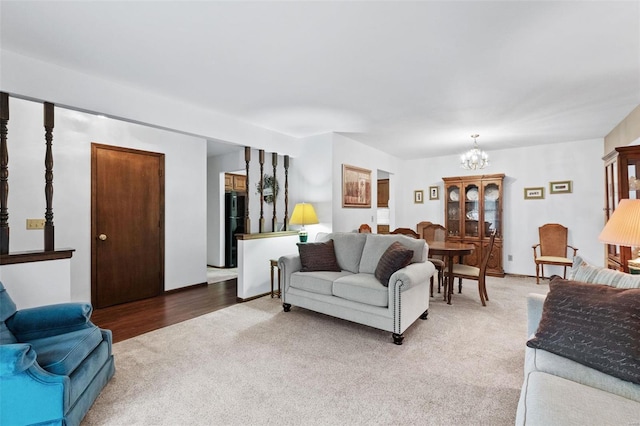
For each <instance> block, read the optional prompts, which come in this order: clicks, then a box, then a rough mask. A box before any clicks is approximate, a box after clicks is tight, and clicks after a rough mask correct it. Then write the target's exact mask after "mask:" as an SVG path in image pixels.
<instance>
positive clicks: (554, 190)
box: [549, 180, 571, 194]
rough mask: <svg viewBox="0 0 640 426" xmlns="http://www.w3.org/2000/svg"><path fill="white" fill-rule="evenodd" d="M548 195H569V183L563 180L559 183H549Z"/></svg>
mask: <svg viewBox="0 0 640 426" xmlns="http://www.w3.org/2000/svg"><path fill="white" fill-rule="evenodd" d="M549 193H550V194H570V193H571V181H570V180H563V181H560V182H549Z"/></svg>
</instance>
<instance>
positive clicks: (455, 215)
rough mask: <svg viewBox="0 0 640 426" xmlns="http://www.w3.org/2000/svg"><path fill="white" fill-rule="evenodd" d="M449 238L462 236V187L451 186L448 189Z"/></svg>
mask: <svg viewBox="0 0 640 426" xmlns="http://www.w3.org/2000/svg"><path fill="white" fill-rule="evenodd" d="M446 197H447V199H446V200H445V202H446V203H447V236H449V237H457V236H459V235H460V187H458V186H456V185H451V186H448V187H447V194H446Z"/></svg>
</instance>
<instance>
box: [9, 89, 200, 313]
mask: <svg viewBox="0 0 640 426" xmlns="http://www.w3.org/2000/svg"><path fill="white" fill-rule="evenodd" d="M9 104H10V121H9V137H8V149H9V199H8V208H9V222H10V223H9V224H10V227H11V239H10V251H12V252H15V251H25V250H42V249H43V238H44V237H43V231H41V230H37V231H27V230H26V226H25V221H26V219H27V218H42V217H44V211H45V200H44V152H45V151H44V146H45V144H44V130H43V125H42V117H43V115H42V114H43V113H42V104H40V103H36V102H29V101H24V100H20V99H16V98H10V101H9ZM91 142H96V143H101V144H107V145H115V146H124V147H128V148H134V149H141V150H146V151H153V152H160V153H164V154H165V173H166V175H165V290H171V289H175V288H179V287H183V286H187V285H193V284H197V283H202V282H206V250H207V247H206V229H207V222H206V208H207V204H206V195H207V191H206V184H207V175H206V155H207V152H206V149H207V148H206V141H205V140H203V139H200V138H194V137H191V136H185V135H182V134H177V133H172V132H168V131H163V130H158V129H154V128H150V127H146V126H141V125H137V124H132V123H127V122H123V121H118V120H112V119H108V118H104V117H99V116H95V115H91V114H86V113H81V112H77V111H71V110H67V109H63V108H55V128H54V134H53V155H54V168H53V174H54V178H53V186H54V196H53V212H54V225H55V234H56V248H62V247H70V248H74V249H76V251H75V253H74V255H73V258H72V260H71V299H72V300H90V298H91Z"/></svg>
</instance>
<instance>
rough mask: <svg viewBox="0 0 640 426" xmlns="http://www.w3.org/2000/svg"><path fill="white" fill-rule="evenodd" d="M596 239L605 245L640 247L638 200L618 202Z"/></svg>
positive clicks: (639, 205)
mask: <svg viewBox="0 0 640 426" xmlns="http://www.w3.org/2000/svg"><path fill="white" fill-rule="evenodd" d="M598 239H599V240H600V241H602V242H603V243H606V244H614V245H618V246H624V247H638V246H640V200H630V199H623V200H620V204H618V207H616V209H615V210H614V211H613V214H612V215H611V217H610V218H609V221H608V222H607V224H606V225H605V226H604V229H603V230H602V232H601V233H600V236H599V237H598ZM624 267H625V268H627V265H624Z"/></svg>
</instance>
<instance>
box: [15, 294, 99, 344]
mask: <svg viewBox="0 0 640 426" xmlns="http://www.w3.org/2000/svg"><path fill="white" fill-rule="evenodd" d="M92 311H93V308H92V307H91V305H90V304H88V303H60V304H57V305H47V306H39V307H37V308H29V309H21V310H19V311H17V312H16V313H15V315H13V316H12V317H11V318H9V319H8V320H7V321H6V325H7V328H9V330H11V332H12V333H13V335H14V336H16V339H18V341H20V342H28V341H29V340H33V339H40V338H42V337H50V336H56V335H58V334H63V333H69V332H71V331H76V330H81V329H83V328H87V327H93V326H94V325H93V323H91V322H90V321H89V318H90V317H91V312H92Z"/></svg>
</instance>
